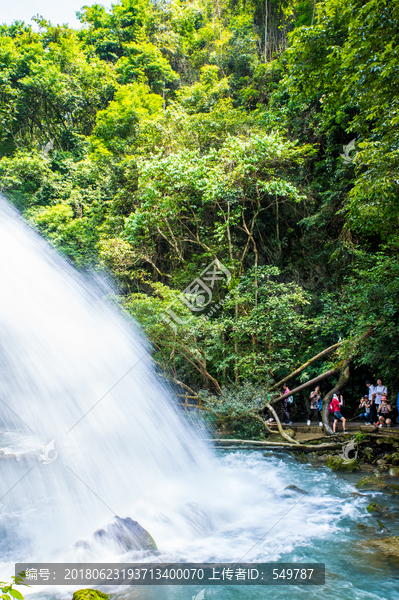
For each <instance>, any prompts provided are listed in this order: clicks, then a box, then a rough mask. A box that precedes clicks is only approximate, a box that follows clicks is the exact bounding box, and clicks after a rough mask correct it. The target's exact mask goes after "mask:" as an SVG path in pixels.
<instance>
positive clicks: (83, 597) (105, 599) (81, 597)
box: [72, 588, 109, 600]
mask: <svg viewBox="0 0 399 600" xmlns="http://www.w3.org/2000/svg"><path fill="white" fill-rule="evenodd" d="M72 600H109V596H108V594H104V592H100V591H99V590H91V589H90V588H87V589H85V590H77V591H76V592H74V594H73V596H72Z"/></svg>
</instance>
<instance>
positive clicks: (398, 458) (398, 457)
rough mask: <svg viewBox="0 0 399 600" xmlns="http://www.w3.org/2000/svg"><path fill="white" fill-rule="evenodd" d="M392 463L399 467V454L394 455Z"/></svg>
mask: <svg viewBox="0 0 399 600" xmlns="http://www.w3.org/2000/svg"><path fill="white" fill-rule="evenodd" d="M391 462H392V464H393V465H399V452H395V454H392V457H391Z"/></svg>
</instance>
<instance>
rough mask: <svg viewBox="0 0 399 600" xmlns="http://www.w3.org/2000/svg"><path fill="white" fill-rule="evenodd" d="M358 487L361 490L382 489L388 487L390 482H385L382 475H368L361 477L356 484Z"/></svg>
mask: <svg viewBox="0 0 399 600" xmlns="http://www.w3.org/2000/svg"><path fill="white" fill-rule="evenodd" d="M356 487H357V488H358V489H359V490H380V489H385V488H387V487H388V484H387V483H385V481H383V480H382V479H381V478H380V477H376V476H375V475H366V476H365V477H362V478H361V479H359V481H358V482H357V484H356Z"/></svg>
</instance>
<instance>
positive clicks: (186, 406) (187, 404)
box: [177, 392, 203, 410]
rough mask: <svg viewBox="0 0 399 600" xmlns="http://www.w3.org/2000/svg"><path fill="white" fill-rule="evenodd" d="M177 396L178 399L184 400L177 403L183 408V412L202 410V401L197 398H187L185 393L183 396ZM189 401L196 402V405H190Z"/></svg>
mask: <svg viewBox="0 0 399 600" xmlns="http://www.w3.org/2000/svg"><path fill="white" fill-rule="evenodd" d="M177 396H178V398H184V402H179V404H180V405H181V406H184V410H187V408H198V409H199V410H202V409H203V406H202V400H201V398H199V397H198V396H189V395H188V393H187V392H186V393H185V394H177ZM189 400H198V404H190V403H189V402H188V401H189Z"/></svg>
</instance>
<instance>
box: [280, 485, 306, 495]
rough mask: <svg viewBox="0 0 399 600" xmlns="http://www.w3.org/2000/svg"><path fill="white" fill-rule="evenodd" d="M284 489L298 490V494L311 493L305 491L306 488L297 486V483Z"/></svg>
mask: <svg viewBox="0 0 399 600" xmlns="http://www.w3.org/2000/svg"><path fill="white" fill-rule="evenodd" d="M284 490H292V491H293V492H298V494H308V493H309V492H305V490H302V489H301V488H299V487H297V486H296V485H287V487H285V488H284Z"/></svg>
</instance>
